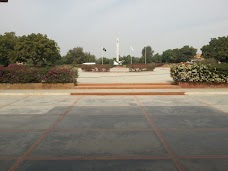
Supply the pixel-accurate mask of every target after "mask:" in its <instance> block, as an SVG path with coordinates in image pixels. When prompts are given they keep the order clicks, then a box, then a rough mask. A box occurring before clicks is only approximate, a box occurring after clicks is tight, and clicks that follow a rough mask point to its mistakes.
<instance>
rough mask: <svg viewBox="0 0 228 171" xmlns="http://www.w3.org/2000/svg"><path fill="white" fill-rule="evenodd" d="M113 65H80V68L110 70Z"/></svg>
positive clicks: (98, 70)
mask: <svg viewBox="0 0 228 171" xmlns="http://www.w3.org/2000/svg"><path fill="white" fill-rule="evenodd" d="M111 67H112V66H111V65H101V64H96V65H80V68H81V69H82V70H83V71H86V72H110V69H111Z"/></svg>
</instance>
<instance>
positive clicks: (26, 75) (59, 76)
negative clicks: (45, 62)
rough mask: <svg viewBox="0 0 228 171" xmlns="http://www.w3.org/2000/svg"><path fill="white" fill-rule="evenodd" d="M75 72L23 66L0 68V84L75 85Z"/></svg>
mask: <svg viewBox="0 0 228 171" xmlns="http://www.w3.org/2000/svg"><path fill="white" fill-rule="evenodd" d="M77 77H78V72H77V70H75V69H73V68H72V67H66V66H62V67H53V68H35V67H28V66H25V65H15V64H13V65H9V66H8V67H0V83H10V84H13V83H41V82H46V83H75V80H76V78H77Z"/></svg>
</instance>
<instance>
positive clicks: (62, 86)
mask: <svg viewBox="0 0 228 171" xmlns="http://www.w3.org/2000/svg"><path fill="white" fill-rule="evenodd" d="M73 88H74V83H65V84H62V83H55V84H54V83H53V84H49V83H28V84H0V90H7V89H12V90H13V89H73Z"/></svg>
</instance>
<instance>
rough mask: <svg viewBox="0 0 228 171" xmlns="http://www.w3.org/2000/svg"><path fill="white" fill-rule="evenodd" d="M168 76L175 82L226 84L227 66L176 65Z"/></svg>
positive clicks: (227, 79) (227, 81) (227, 76)
mask: <svg viewBox="0 0 228 171" xmlns="http://www.w3.org/2000/svg"><path fill="white" fill-rule="evenodd" d="M170 74H171V77H172V78H173V80H174V81H176V82H208V83H228V64H214V65H204V64H178V65H173V66H172V67H171V68H170Z"/></svg>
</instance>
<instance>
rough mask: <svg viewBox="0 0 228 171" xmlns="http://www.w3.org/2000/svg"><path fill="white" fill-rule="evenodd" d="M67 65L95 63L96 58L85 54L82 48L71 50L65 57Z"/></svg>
mask: <svg viewBox="0 0 228 171" xmlns="http://www.w3.org/2000/svg"><path fill="white" fill-rule="evenodd" d="M63 58H65V62H66V64H82V63H84V62H95V61H96V57H95V56H94V55H91V54H90V53H88V52H84V51H83V48H82V47H76V48H73V49H70V50H69V51H68V53H67V55H66V56H64V57H63Z"/></svg>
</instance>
